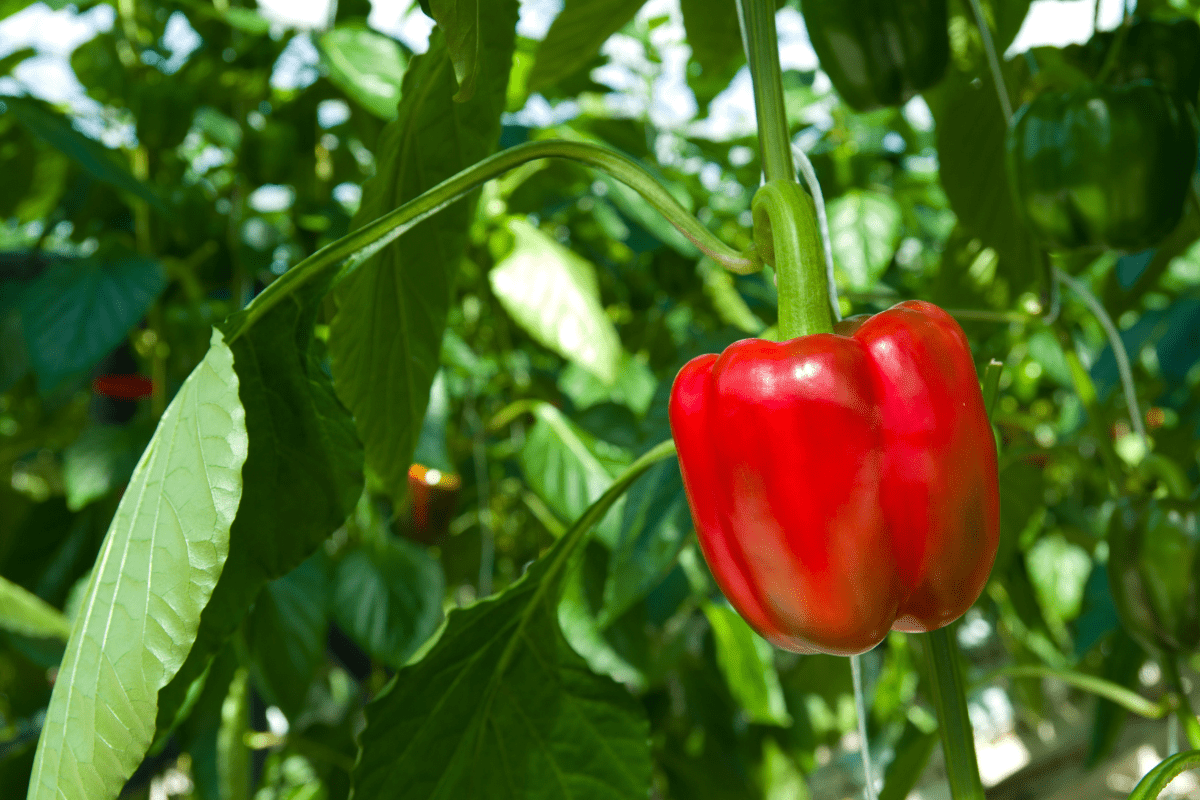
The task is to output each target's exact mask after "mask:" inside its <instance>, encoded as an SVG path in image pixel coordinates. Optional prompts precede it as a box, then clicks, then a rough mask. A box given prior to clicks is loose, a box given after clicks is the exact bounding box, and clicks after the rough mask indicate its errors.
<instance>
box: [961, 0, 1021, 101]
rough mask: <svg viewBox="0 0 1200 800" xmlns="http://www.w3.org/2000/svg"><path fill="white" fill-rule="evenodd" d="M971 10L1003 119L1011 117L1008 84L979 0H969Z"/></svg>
mask: <svg viewBox="0 0 1200 800" xmlns="http://www.w3.org/2000/svg"><path fill="white" fill-rule="evenodd" d="M971 11H972V13H974V15H975V24H976V25H978V26H979V35H980V36H981V37H982V38H983V51H984V53H986V54H987V62H988V68H989V69H990V70H991V72H992V82H993V83H995V84H996V97H997V98H998V99H999V100H1000V109H1001V110H1002V111H1003V112H1004V121H1005V122H1008V121H1009V120H1010V119H1012V115H1013V109H1012V101H1011V100H1009V99H1008V86H1006V85H1005V83H1004V74H1003V73H1002V72H1001V71H1000V58H999V56H997V55H996V43H995V42H994V41H993V40H992V31H991V28H989V27H988V23H987V18H986V17H984V16H983V7H982V6H980V5H979V0H971Z"/></svg>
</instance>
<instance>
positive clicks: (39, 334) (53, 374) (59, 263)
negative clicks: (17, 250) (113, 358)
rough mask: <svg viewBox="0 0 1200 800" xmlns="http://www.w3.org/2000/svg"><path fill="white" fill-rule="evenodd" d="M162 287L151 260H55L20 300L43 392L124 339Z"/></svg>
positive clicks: (92, 363)
mask: <svg viewBox="0 0 1200 800" xmlns="http://www.w3.org/2000/svg"><path fill="white" fill-rule="evenodd" d="M164 288H166V278H165V276H164V275H163V270H162V267H161V266H160V265H159V264H158V262H157V261H151V260H150V259H146V258H140V257H137V256H130V257H125V258H117V259H112V260H106V259H101V258H95V257H93V258H86V259H62V260H55V261H54V262H53V263H52V264H51V265H50V267H49V268H48V269H47V270H46V271H45V272H43V273H42V274H41V275H39V276H38V278H37V279H36V280H35V281H34V282H33V283H31V284H29V286H27V287H26V289H25V292H24V294H23V295H22V297H21V300H20V309H21V321H22V324H23V327H24V331H25V343H26V348H27V350H28V354H29V361H30V364H31V366H32V367H33V369H34V371H35V372H36V373H37V376H38V388H39V390H40V391H41V392H42V393H43V394H49V393H51V392H53V391H54V390H55V389H57V388H59V387H60V386H61V385H62V384H63V382H64V381H66V380H68V379H70V378H72V377H76V376H79V375H80V374H81V373H83V372H86V371H87V370H89V369H91V368H92V367H94V366H95V365H96V364H98V363H99V362H100V361H101V359H103V358H104V357H105V356H106V355H108V354H109V353H110V352H111V351H112V349H113V348H114V347H116V346H117V345H118V344H120V343H121V342H123V341H124V340H125V337H126V336H128V335H129V330H130V328H132V327H133V326H134V325H136V324H137V322H138V320H140V319H141V318H142V317H143V316H145V314H146V311H147V310H148V309H149V308H150V306H151V305H153V304H154V301H155V300H156V299H157V298H158V296H159V295H160V294H162V291H163V289H164Z"/></svg>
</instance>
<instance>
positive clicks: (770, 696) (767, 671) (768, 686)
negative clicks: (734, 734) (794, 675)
mask: <svg viewBox="0 0 1200 800" xmlns="http://www.w3.org/2000/svg"><path fill="white" fill-rule="evenodd" d="M704 615H705V616H706V617H708V624H709V625H710V626H711V627H712V632H713V639H714V640H715V641H716V645H717V666H719V667H720V668H721V674H722V675H724V676H725V682H726V683H727V684H728V685H729V691H730V693H731V694H732V695H733V696H734V698H735V699H736V700H737V701H738V703H740V704H741V706H742V708H743V709H745V711H746V714H747V716H748V717H749V718H750V721H751V722H759V723H763V724H766V725H782V726H787V725H791V724H792V717H791V715H790V714H789V713H788V710H787V704H786V703H785V702H784V699H783V687H782V686H780V685H779V674H778V673H777V672H776V671H775V648H773V647H772V646H771V645H770V644H768V643H767V642H766V641H765V640H764V639H763V638H762V637H761V636H759V635H758V634H757V633H755V632H754V631H753V630H751V628H750V626H749V625H747V624H746V621H745V620H743V619H742V618H741V617H739V616H738V614H737V612H736V611H734V610H733V609H732V608H729V607H728V606H724V605H717V604H715V603H706V604H705V606H704Z"/></svg>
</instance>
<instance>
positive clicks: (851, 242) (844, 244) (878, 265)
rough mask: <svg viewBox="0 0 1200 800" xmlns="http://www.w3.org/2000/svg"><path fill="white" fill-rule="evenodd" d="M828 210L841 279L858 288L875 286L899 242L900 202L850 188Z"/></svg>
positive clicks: (845, 284)
mask: <svg viewBox="0 0 1200 800" xmlns="http://www.w3.org/2000/svg"><path fill="white" fill-rule="evenodd" d="M828 213H829V238H830V241H831V243H832V245H833V261H834V264H835V265H836V266H837V267H838V273H840V274H839V275H838V277H840V278H841V280H840V281H838V282H839V283H840V284H842V285H844V286H848V287H849V288H850V289H853V290H855V291H859V292H865V291H867V290H868V289H872V288H874V286H875V284H876V283H878V282H879V279H880V278H881V277H883V273H884V272H885V271H886V270H887V268H888V264H890V263H892V256H894V255H895V254H896V245H897V244H899V243H900V204H899V203H897V202H896V201H895V200H893V199H892V198H891V197H889V196H888V195H886V194H880V193H879V192H869V191H864V190H861V189H851V190H850V191H848V192H846V193H845V194H844V195H842V196H841V197H838V198H837V199H835V200H833V201H832V202H831V203H830V204H829V212H828Z"/></svg>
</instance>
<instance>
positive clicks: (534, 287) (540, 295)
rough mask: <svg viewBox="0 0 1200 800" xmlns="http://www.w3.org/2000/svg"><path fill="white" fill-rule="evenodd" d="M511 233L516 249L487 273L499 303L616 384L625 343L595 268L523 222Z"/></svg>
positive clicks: (543, 339) (542, 339)
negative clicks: (602, 300) (604, 302)
mask: <svg viewBox="0 0 1200 800" xmlns="http://www.w3.org/2000/svg"><path fill="white" fill-rule="evenodd" d="M508 229H509V230H510V231H512V234H513V236H514V238H515V240H516V241H515V244H514V245H513V251H512V253H510V254H509V255H508V256H507V257H505V258H504V259H502V260H501V261H500V262H499V263H497V264H496V266H494V267H493V268H492V271H491V272H489V273H488V280H489V281H490V282H491V285H492V291H493V292H494V293H495V295H496V299H498V300H499V301H500V305H502V306H504V310H505V311H507V312H508V314H509V316H511V317H512V318H513V320H515V321H516V323H517V324H518V325H520V326H521V328H523V329H524V330H525V332H526V333H528V334H529V335H530V336H532V337H533V338H534V339H535V340H536V341H538V342H539V343H540V344H542V345H543V346H545V347H548V348H550V349H551V350H553V351H554V352H556V353H558V354H559V355H561V356H562V357H563V358H565V359H567V360H568V361H571V362H573V363H575V364H578V365H579V366H581V367H583V368H584V369H586V370H588V371H589V372H591V373H592V374H593V375H595V376H596V377H597V378H599V379H600V380H601V381H603V382H604V383H605V384H608V385H610V386H611V385H612V384H613V383H614V382H616V380H617V374H618V368H619V366H620V362H621V339H620V337H619V336H618V335H617V329H616V327H615V326H614V325H613V323H612V320H610V319H609V318H608V315H607V314H605V313H604V307H603V306H601V305H600V287H599V284H598V283H597V280H596V268H595V267H593V266H592V265H591V263H590V262H588V261H585V260H584V259H583V258H580V257H579V256H577V255H576V254H575V253H572V252H571V251H570V250H568V249H567V248H565V247H563V246H562V245H561V244H559V243H558V242H556V241H554V240H553V239H551V238H550V237H549V236H547V235H546V234H545V233H543V232H542V231H540V230H538V229H537V228H535V227H534V226H533V225H531V224H530V223H529V222H527V221H526V220H524V219H522V218H519V217H513V218H512V219H510V220H509V221H508Z"/></svg>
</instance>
